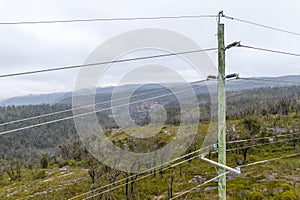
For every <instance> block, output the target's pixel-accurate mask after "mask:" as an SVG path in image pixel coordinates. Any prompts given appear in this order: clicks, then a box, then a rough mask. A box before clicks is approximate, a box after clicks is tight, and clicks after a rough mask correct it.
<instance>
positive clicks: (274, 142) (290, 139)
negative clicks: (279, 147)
mask: <svg viewBox="0 0 300 200" xmlns="http://www.w3.org/2000/svg"><path fill="white" fill-rule="evenodd" d="M299 139H300V137H298V138H289V139H286V140H278V141H273V142H268V143H263V144H255V145H250V146H245V147H238V148H232V149H226V151H234V150H240V149H246V148H252V147H258V146H265V145H269V144H276V143H282V142H288V141H293V140H299Z"/></svg>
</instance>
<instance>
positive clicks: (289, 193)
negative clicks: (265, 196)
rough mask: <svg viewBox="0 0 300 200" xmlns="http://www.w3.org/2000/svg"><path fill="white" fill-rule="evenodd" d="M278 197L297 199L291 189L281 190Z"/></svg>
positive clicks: (284, 199) (286, 199)
mask: <svg viewBox="0 0 300 200" xmlns="http://www.w3.org/2000/svg"><path fill="white" fill-rule="evenodd" d="M279 199H280V200H297V199H298V198H297V196H296V194H295V192H294V191H293V190H288V191H285V192H283V193H282V194H281V195H280V196H279Z"/></svg>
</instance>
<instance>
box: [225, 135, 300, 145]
mask: <svg viewBox="0 0 300 200" xmlns="http://www.w3.org/2000/svg"><path fill="white" fill-rule="evenodd" d="M299 134H300V133H291V134H285V135H274V136H270V137H260V138H253V139H241V140H233V141H228V142H226V143H227V144H234V143H242V142H251V141H256V140H262V139H273V138H274V137H287V136H295V135H299Z"/></svg>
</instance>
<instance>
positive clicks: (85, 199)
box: [83, 155, 199, 200]
mask: <svg viewBox="0 0 300 200" xmlns="http://www.w3.org/2000/svg"><path fill="white" fill-rule="evenodd" d="M195 158H199V156H198V155H197V156H194V157H192V158H189V159H186V160H184V161H181V162H180V163H176V164H174V165H171V166H169V167H167V168H164V169H162V170H161V171H165V170H167V169H170V168H173V167H176V166H178V165H180V164H183V163H185V162H188V161H190V160H193V159H195ZM151 175H152V174H147V175H145V176H142V177H140V178H137V179H136V180H131V181H128V182H127V183H123V184H121V185H118V186H116V187H113V188H110V189H107V190H105V191H102V192H100V193H98V194H94V195H91V196H89V197H86V198H84V199H83V200H87V199H91V198H93V197H96V196H98V195H101V194H104V193H107V192H110V191H112V190H115V189H118V188H120V187H123V186H125V185H126V184H129V183H132V182H134V181H138V180H142V179H144V178H146V177H148V176H151ZM134 176H135V175H134Z"/></svg>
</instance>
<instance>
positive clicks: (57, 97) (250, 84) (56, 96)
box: [0, 75, 300, 106]
mask: <svg viewBox="0 0 300 200" xmlns="http://www.w3.org/2000/svg"><path fill="white" fill-rule="evenodd" d="M256 79H257V80H256ZM297 81H299V82H300V75H289V76H279V77H259V78H251V80H243V79H242V80H231V81H227V82H226V90H227V91H242V90H248V89H255V88H266V87H285V86H290V85H297V84H298V83H297ZM206 84H212V85H213V84H216V82H215V81H210V82H207V83H204V82H200V83H191V85H192V87H193V88H194V90H195V93H196V94H197V95H199V94H201V93H207V92H208V90H207V87H203V86H205V85H206ZM181 85H182V86H183V87H184V86H185V85H184V84H183V83H169V84H168V87H169V88H173V87H180V86H181ZM137 87H138V88H139V90H138V92H140V93H143V92H145V91H151V90H153V92H155V90H157V91H158V90H162V89H164V88H165V87H163V86H161V85H159V84H146V85H134V84H133V85H124V86H118V91H119V92H120V91H124V92H125V91H128V90H131V89H132V88H137ZM115 89H116V87H113V86H110V87H105V88H97V89H96V94H97V95H101V96H102V97H103V98H105V99H109V98H110V97H111V94H112V93H113V91H114V90H115ZM210 89H212V90H210V92H212V91H214V88H213V87H211V88H210ZM160 94H163V93H160ZM71 102H72V92H61V93H50V94H35V95H26V96H17V97H12V98H9V99H6V100H3V101H2V102H1V103H0V106H11V105H15V106H20V105H40V104H50V105H53V104H57V103H64V104H71Z"/></svg>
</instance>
